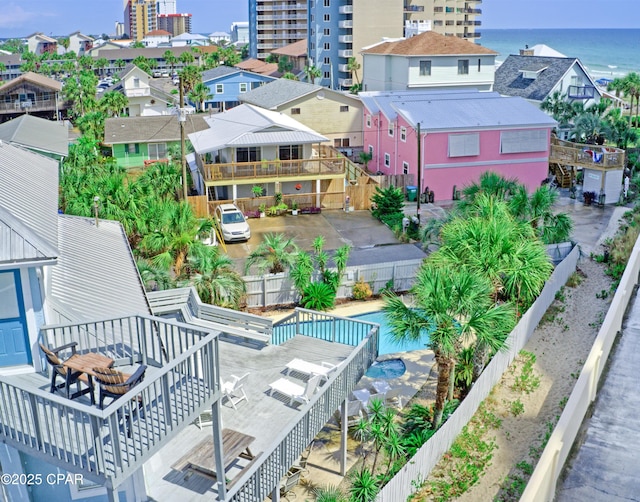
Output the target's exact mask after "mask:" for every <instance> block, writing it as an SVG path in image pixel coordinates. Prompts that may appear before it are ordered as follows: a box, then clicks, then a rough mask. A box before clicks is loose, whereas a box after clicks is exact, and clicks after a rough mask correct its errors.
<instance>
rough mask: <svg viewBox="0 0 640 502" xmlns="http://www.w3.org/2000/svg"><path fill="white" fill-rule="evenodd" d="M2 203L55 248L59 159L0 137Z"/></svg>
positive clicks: (38, 236) (0, 201)
mask: <svg viewBox="0 0 640 502" xmlns="http://www.w3.org/2000/svg"><path fill="white" fill-rule="evenodd" d="M0 207H2V208H4V209H5V210H6V211H7V212H9V213H11V215H13V216H14V217H15V218H17V219H18V220H19V221H20V222H21V223H22V224H23V225H24V226H25V227H26V228H28V229H29V230H30V231H31V232H33V233H34V236H33V237H34V238H35V237H37V238H38V239H40V240H42V241H44V242H45V243H46V244H47V245H48V246H49V247H50V249H51V248H52V249H56V248H57V247H58V225H57V216H56V215H57V213H58V162H57V161H56V160H54V159H51V158H49V157H45V156H43V155H39V154H37V153H34V152H31V151H29V150H27V149H26V148H23V147H20V146H17V145H15V144H9V143H6V142H5V141H2V140H0ZM25 237H26V236H25ZM43 252H44V251H43ZM45 254H47V253H46V252H45Z"/></svg>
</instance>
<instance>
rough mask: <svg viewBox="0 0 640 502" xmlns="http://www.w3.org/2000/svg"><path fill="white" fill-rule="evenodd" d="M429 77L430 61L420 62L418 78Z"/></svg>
mask: <svg viewBox="0 0 640 502" xmlns="http://www.w3.org/2000/svg"><path fill="white" fill-rule="evenodd" d="M429 75H431V61H420V76H421V77H428V76H429Z"/></svg>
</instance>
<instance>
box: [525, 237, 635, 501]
mask: <svg viewBox="0 0 640 502" xmlns="http://www.w3.org/2000/svg"><path fill="white" fill-rule="evenodd" d="M639 272H640V239H638V240H637V241H636V244H635V246H634V247H633V251H632V252H631V256H630V257H629V261H628V262H627V267H626V268H625V271H624V274H623V275H622V279H621V280H620V284H619V285H618V289H617V290H616V294H615V295H614V297H613V301H612V302H611V306H610V307H609V311H608V312H607V315H606V317H605V318H604V322H603V323H602V326H601V327H600V331H599V332H598V336H597V337H596V340H595V342H594V344H593V347H592V349H591V352H590V353H589V357H588V358H587V361H586V362H585V364H584V367H583V368H582V372H581V373H580V376H579V377H578V380H577V382H576V385H575V386H574V388H573V392H571V395H570V396H569V400H568V401H567V404H566V405H565V407H564V410H563V411H562V415H560V419H559V420H558V423H557V424H556V427H555V429H554V431H553V433H552V434H551V437H550V438H549V442H548V443H547V446H546V447H545V449H544V451H543V452H542V455H541V456H540V460H539V461H538V464H537V465H536V469H535V471H533V475H532V476H531V479H530V480H529V483H528V484H527V487H526V489H525V491H524V493H523V494H522V497H521V498H520V500H521V501H526V502H529V501H531V502H542V501H551V500H553V498H554V495H555V491H556V484H557V482H558V478H559V476H560V474H561V472H562V469H563V467H564V464H565V462H566V460H567V457H568V456H569V453H570V451H571V448H572V446H573V443H574V442H575V440H576V436H577V435H578V432H579V431H580V427H581V426H582V422H583V420H584V417H585V415H586V413H587V410H588V409H589V406H591V403H592V402H593V401H594V399H595V398H596V395H597V392H598V383H599V381H600V377H601V376H602V372H603V370H604V368H605V366H606V364H607V359H608V358H609V353H610V352H611V347H612V346H613V344H614V342H615V340H616V336H617V334H618V332H619V331H620V329H621V328H622V321H623V318H624V314H625V311H626V309H627V305H628V304H629V301H630V299H631V297H632V296H633V292H634V288H635V286H636V284H638V273H639Z"/></svg>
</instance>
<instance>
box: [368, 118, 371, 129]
mask: <svg viewBox="0 0 640 502" xmlns="http://www.w3.org/2000/svg"><path fill="white" fill-rule="evenodd" d="M367 127H371V115H367Z"/></svg>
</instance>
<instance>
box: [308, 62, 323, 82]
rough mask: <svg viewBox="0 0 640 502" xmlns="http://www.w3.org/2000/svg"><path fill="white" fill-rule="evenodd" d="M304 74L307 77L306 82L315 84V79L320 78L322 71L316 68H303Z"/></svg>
mask: <svg viewBox="0 0 640 502" xmlns="http://www.w3.org/2000/svg"><path fill="white" fill-rule="evenodd" d="M304 74H305V75H306V77H307V82H309V83H312V84H315V82H316V79H317V78H320V77H321V76H322V70H321V69H320V68H318V67H317V66H305V67H304Z"/></svg>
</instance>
